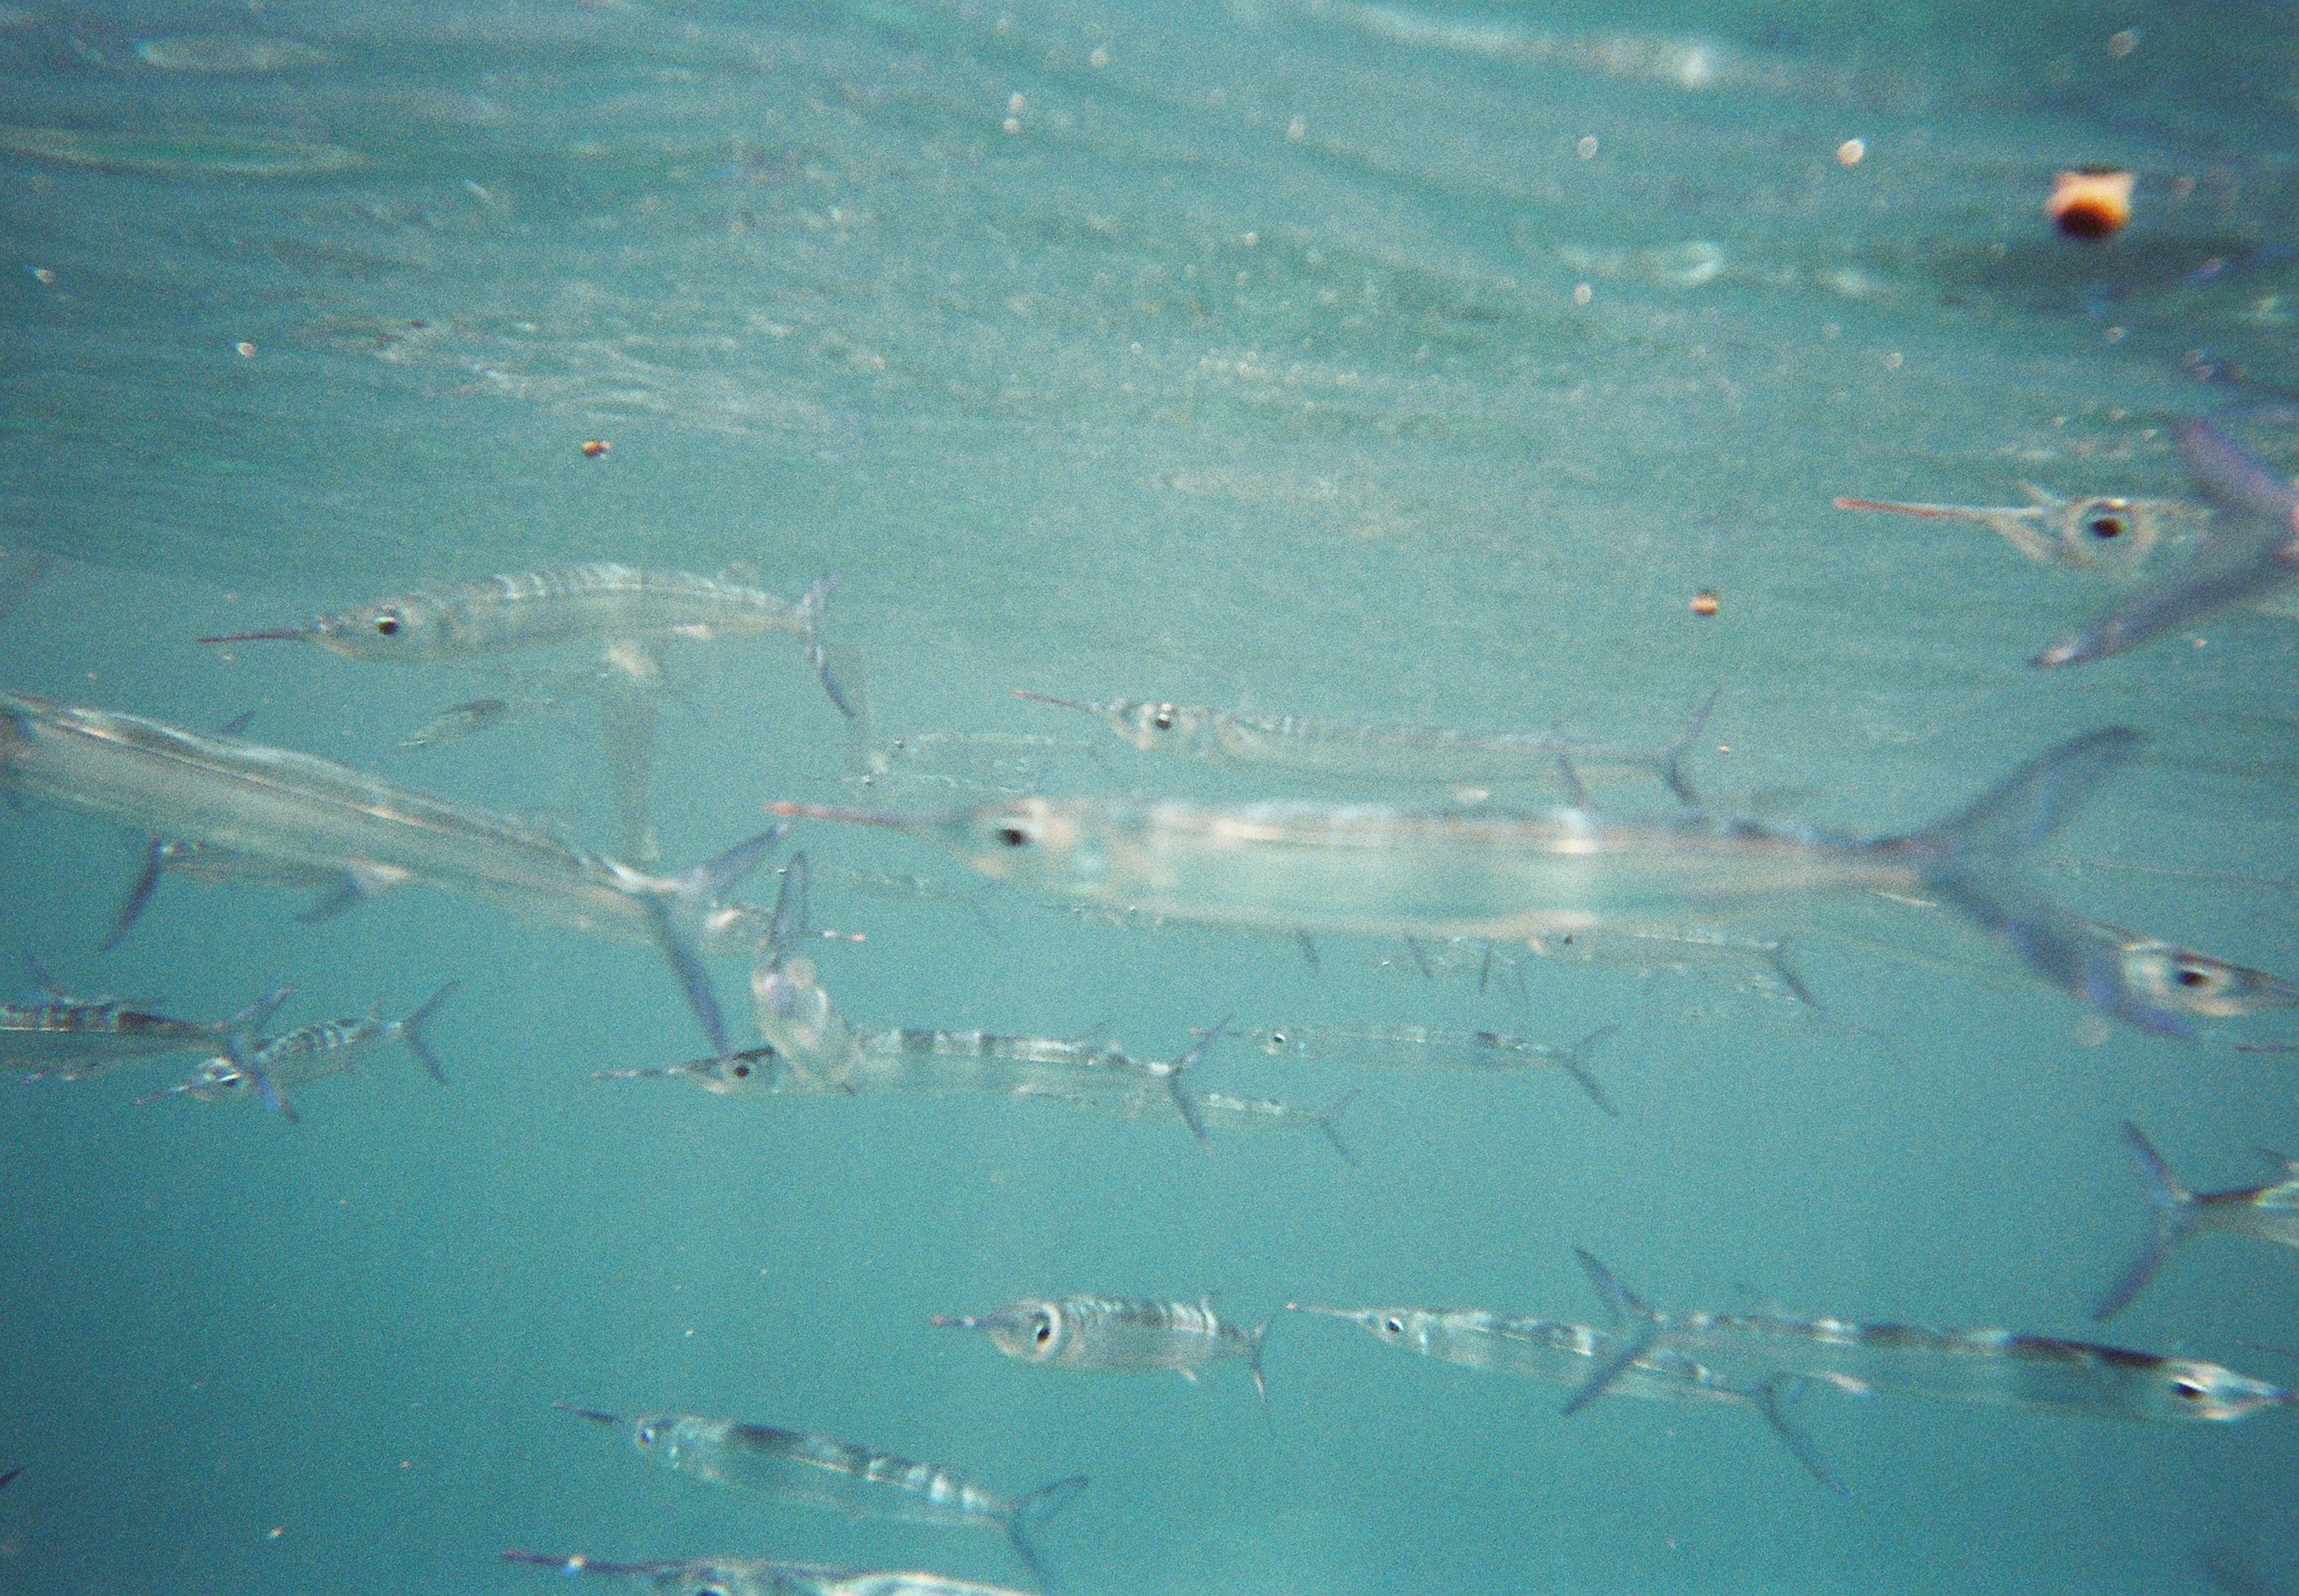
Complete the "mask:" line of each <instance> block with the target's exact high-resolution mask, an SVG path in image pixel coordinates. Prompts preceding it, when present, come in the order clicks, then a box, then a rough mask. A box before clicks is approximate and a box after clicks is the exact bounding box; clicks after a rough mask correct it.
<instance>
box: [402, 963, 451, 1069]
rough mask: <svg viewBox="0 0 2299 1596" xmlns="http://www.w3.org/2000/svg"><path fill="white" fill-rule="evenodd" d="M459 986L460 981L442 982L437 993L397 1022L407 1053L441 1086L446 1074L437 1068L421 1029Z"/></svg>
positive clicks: (436, 1060)
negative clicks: (412, 1055)
mask: <svg viewBox="0 0 2299 1596" xmlns="http://www.w3.org/2000/svg"><path fill="white" fill-rule="evenodd" d="M461 985H462V983H461V981H445V982H442V983H441V984H440V986H439V990H438V991H436V992H435V993H432V994H431V995H430V996H429V997H427V998H426V999H424V1000H423V1006H422V1007H421V1008H419V1009H418V1010H416V1011H415V1012H414V1013H412V1014H411V1015H409V1016H408V1017H407V1018H405V1019H403V1020H401V1021H400V1022H399V1039H400V1040H401V1041H402V1042H404V1043H407V1051H408V1052H411V1053H413V1054H414V1055H415V1057H416V1060H418V1061H419V1063H420V1064H421V1065H422V1066H423V1068H424V1070H425V1071H426V1072H427V1074H428V1075H429V1076H431V1078H432V1079H433V1080H435V1081H436V1082H438V1083H439V1084H440V1085H443V1086H444V1085H446V1084H447V1072H446V1071H445V1070H444V1069H442V1068H439V1060H438V1058H437V1056H436V1055H435V1054H434V1053H433V1052H432V1051H431V1043H429V1042H428V1041H427V1040H426V1039H425V1037H424V1035H423V1027H424V1025H425V1023H426V1022H427V1021H428V1020H429V1019H430V1018H431V1017H432V1015H434V1014H436V1013H437V1012H438V1010H439V1005H440V1004H442V1003H444V1002H446V1001H447V1000H448V999H449V998H450V997H452V996H453V995H454V993H455V989H456V988H457V987H458V986H461Z"/></svg>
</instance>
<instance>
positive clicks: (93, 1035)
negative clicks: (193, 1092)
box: [0, 991, 286, 1081]
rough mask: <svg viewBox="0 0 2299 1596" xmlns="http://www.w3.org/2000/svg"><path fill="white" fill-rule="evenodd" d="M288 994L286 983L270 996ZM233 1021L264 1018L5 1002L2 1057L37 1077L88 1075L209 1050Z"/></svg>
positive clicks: (0, 1024)
mask: <svg viewBox="0 0 2299 1596" xmlns="http://www.w3.org/2000/svg"><path fill="white" fill-rule="evenodd" d="M285 997H286V993H285V992H284V991H282V992H280V993H277V994H275V995H274V996H273V997H272V998H270V1000H268V1003H269V1004H270V1006H277V1004H278V1002H280V1001H281V1000H282V999H284V998H285ZM263 1012H264V1013H269V1012H270V1008H269V1007H264V1008H263ZM235 1023H252V1024H260V1023H261V1017H260V1016H258V1015H256V1014H254V1012H253V1010H251V1011H250V1013H249V1015H248V1016H246V1017H244V1018H243V1020H241V1021H237V1022H236V1021H233V1020H213V1021H210V1020H191V1019H171V1018H168V1017H167V1016H165V1015H160V1014H151V1013H146V1012H145V1011H144V1010H141V1009H137V1008H136V1007H134V1006H133V1005H131V1004H128V1003H123V1002H74V1001H71V1000H69V999H60V1000H56V1001H51V1002H39V1003H0V1065H4V1066H5V1067H6V1068H11V1069H23V1070H28V1071H29V1073H30V1078H33V1079H36V1080H37V1079H55V1080H63V1081H79V1080H87V1079H91V1078H93V1077H95V1076H102V1075H108V1074H110V1073H111V1072H112V1071H113V1070H115V1069H120V1068H125V1067H126V1066H128V1065H130V1064H140V1063H144V1062H145V1061H147V1060H154V1059H162V1058H169V1057H172V1056H174V1055H176V1054H178V1053H206V1052H214V1051H215V1049H216V1048H218V1047H219V1046H220V1045H221V1044H222V1043H223V1039H224V1036H225V1035H226V1033H227V1032H228V1031H229V1030H230V1028H231V1027H232V1026H233V1025H234V1024H235Z"/></svg>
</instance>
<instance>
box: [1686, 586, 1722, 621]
mask: <svg viewBox="0 0 2299 1596" xmlns="http://www.w3.org/2000/svg"><path fill="white" fill-rule="evenodd" d="M1720 608H1722V606H1721V605H1720V604H1719V603H1717V599H1716V595H1715V594H1713V593H1711V592H1709V591H1708V589H1706V587H1704V588H1702V589H1701V590H1700V591H1699V592H1698V593H1696V594H1693V595H1692V612H1693V613H1694V614H1695V615H1697V616H1699V617H1700V618H1701V619H1704V620H1706V619H1707V618H1708V617H1709V616H1711V615H1714V614H1715V613H1716V611H1718V610H1719V609H1720Z"/></svg>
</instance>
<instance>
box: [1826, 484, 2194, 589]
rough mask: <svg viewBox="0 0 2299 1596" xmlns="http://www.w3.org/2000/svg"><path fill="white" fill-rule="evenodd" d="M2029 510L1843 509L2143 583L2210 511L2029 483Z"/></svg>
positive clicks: (1857, 502) (1859, 502)
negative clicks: (1974, 533)
mask: <svg viewBox="0 0 2299 1596" xmlns="http://www.w3.org/2000/svg"><path fill="white" fill-rule="evenodd" d="M2020 486H2021V490H2022V491H2023V492H2024V493H2026V494H2027V495H2028V499H2029V502H2028V503H2025V504H1907V503H1897V502H1896V501H1893V500H1889V499H1849V498H1847V499H1838V500H1837V501H1836V502H1835V503H1836V508H1837V509H1838V510H1866V511H1876V512H1879V513H1881V514H1887V515H1904V516H1913V517H1915V518H1917V519H1918V520H1933V521H1956V522H1961V523H1963V524H1965V525H1968V526H1975V527H1985V528H1988V530H1989V531H1990V532H1993V533H1995V534H1996V536H1998V537H2001V538H2002V539H2003V540H2004V542H2006V543H2008V544H2011V545H2012V546H2013V548H2015V549H2017V550H2019V551H2020V553H2022V554H2024V555H2026V556H2027V557H2028V558H2029V559H2030V560H2032V561H2036V562H2037V563H2038V565H2058V566H2064V567H2066V568H2068V569H2071V570H2092V571H2112V572H2115V573H2118V574H2121V575H2125V576H2135V577H2136V576H2137V575H2139V574H2140V573H2141V572H2142V571H2143V570H2144V569H2146V568H2147V567H2148V566H2150V565H2152V564H2154V563H2155V562H2156V561H2157V558H2158V556H2160V555H2162V553H2164V552H2165V551H2166V550H2168V549H2170V548H2171V547H2172V546H2174V545H2175V544H2178V543H2179V540H2180V539H2182V538H2184V537H2187V536H2191V535H2193V533H2194V532H2195V529H2196V528H2198V527H2200V526H2201V525H2202V524H2203V522H2204V517H2205V516H2206V515H2208V514H2209V513H2210V512H2209V511H2207V510H2206V509H2205V508H2204V506H2203V505H2201V504H2192V503H2187V501H2186V500H2184V499H2126V498H2120V497H2116V496H2114V495H2106V494H2086V495H2079V496H2078V497H2076V498H2072V499H2063V498H2061V497H2059V496H2058V495H2055V494H2050V493H2046V492H2045V491H2044V490H2043V489H2042V488H2040V487H2036V486H2032V485H2030V484H2028V483H2024V482H2023V483H2021V485H2020Z"/></svg>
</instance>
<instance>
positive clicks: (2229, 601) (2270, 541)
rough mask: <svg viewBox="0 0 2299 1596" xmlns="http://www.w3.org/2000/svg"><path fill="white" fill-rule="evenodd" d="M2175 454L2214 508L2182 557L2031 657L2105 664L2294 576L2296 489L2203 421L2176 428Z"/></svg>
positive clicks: (2261, 600) (2268, 596) (2273, 592)
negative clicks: (2123, 653)
mask: <svg viewBox="0 0 2299 1596" xmlns="http://www.w3.org/2000/svg"><path fill="white" fill-rule="evenodd" d="M2179 458H2180V460H2181V461H2182V462H2183V463H2184V464H2185V465H2186V467H2187V476H2188V478H2189V479H2190V480H2191V481H2192V482H2194V484H2195V491H2196V492H2197V493H2198V494H2200V495H2202V496H2203V498H2204V502H2205V503H2208V504H2209V505H2210V506H2211V510H2212V516H2211V520H2209V522H2207V523H2206V524H2205V525H2204V528H2202V530H2200V531H2198V532H2197V533H2196V534H2195V537H2194V539H2193V540H2192V541H2191V542H2190V544H2188V547H2187V553H2186V555H2185V556H2184V557H2183V558H2182V559H2181V560H2180V561H2179V563H2178V564H2177V565H2174V566H2172V567H2171V568H2170V569H2168V570H2165V571H2164V572H2162V574H2161V575H2160V576H2158V577H2157V578H2154V580H2153V581H2151V582H2149V583H2148V584H2147V585H2146V586H2144V587H2142V588H2140V589H2139V591H2138V592H2137V593H2135V594H2132V595H2131V596H2130V597H2129V598H2127V599H2125V600H2124V602H2123V603H2121V604H2120V605H2118V606H2117V607H2116V608H2115V609H2113V610H2111V611H2108V612H2107V613H2106V614H2105V615H2104V616H2102V617H2101V618H2100V619H2097V620H2096V621H2094V622H2093V623H2092V624H2091V625H2089V626H2087V627H2084V628H2079V630H2076V631H2073V632H2071V633H2069V634H2068V635H2067V636H2064V637H2062V638H2061V639H2060V640H2059V641H2057V642H2056V643H2054V644H2052V645H2051V646H2050V647H2048V648H2046V649H2045V650H2044V651H2043V652H2042V653H2039V654H2038V655H2037V656H2036V657H2035V658H2034V659H2033V660H2032V661H2029V663H2031V664H2035V665H2039V666H2043V667H2046V668H2050V667H2054V666H2060V665H2077V664H2081V663H2082V662H2084V661H2087V660H2104V659H2106V658H2107V657H2108V656H2109V655H2111V654H2120V653H2122V652H2123V651H2124V650H2126V649H2129V648H2136V647H2137V646H2138V645H2139V644H2142V643H2145V642H2146V641H2148V639H2150V638H2152V637H2156V636H2161V635H2162V634H2163V633H2165V632H2169V631H2173V630H2176V629H2178V628H2181V627H2187V626H2193V625H2194V624H2195V623H2196V622H2197V621H2200V620H2203V619H2205V618H2206V617H2209V616H2212V615H2215V614H2218V613H2219V612H2220V611H2223V610H2228V609H2233V608H2236V607H2237V606H2251V607H2254V608H2257V607H2262V606H2263V605H2264V604H2266V603H2267V602H2268V601H2270V600H2276V599H2278V598H2279V597H2280V596H2282V590H2283V589H2285V588H2287V586H2289V585H2290V583H2291V580H2292V578H2294V577H2299V491H2295V490H2294V489H2293V487H2292V486H2291V484H2290V483H2289V482H2288V481H2287V480H2285V479H2284V478H2281V477H2279V476H2278V475H2277V474H2276V473H2275V471H2274V470H2271V469H2270V467H2269V466H2268V465H2267V464H2266V462H2264V461H2262V460H2260V459H2259V458H2258V457H2257V456H2255V455H2253V454H2252V453H2249V452H2248V451H2246V450H2245V449H2244V448H2243V447H2242V446H2241V445H2238V444H2237V443H2236V442H2235V441H2234V440H2233V439H2231V438H2229V437H2228V436H2227V435H2226V434H2224V433H2222V432H2220V430H2219V429H2218V428H2214V427H2212V425H2211V423H2209V422H2208V421H2190V422H2188V423H2187V425H2186V426H2184V427H2182V428H2180V429H2179ZM2276 608H2278V610H2279V609H2281V608H2283V605H2282V604H2281V603H2277V605H2276Z"/></svg>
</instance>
